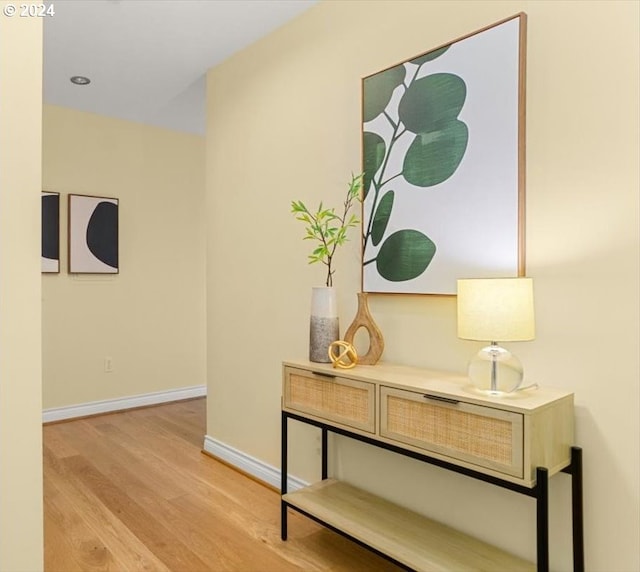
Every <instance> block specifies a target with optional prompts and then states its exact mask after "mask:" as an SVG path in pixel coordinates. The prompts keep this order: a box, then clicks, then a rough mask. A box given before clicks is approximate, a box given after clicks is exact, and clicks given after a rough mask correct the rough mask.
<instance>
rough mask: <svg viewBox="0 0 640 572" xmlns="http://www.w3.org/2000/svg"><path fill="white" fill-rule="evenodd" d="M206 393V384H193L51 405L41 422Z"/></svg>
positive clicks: (43, 413)
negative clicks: (138, 393)
mask: <svg viewBox="0 0 640 572" xmlns="http://www.w3.org/2000/svg"><path fill="white" fill-rule="evenodd" d="M205 395H207V386H206V385H193V386H190V387H181V388H179V389H169V390H166V391H154V392H151V393H143V394H140V395H131V396H127V397H117V398H115V399H103V400H100V401H89V402H87V403H79V404H77V405H67V406H64V407H52V408H50V409H44V410H43V411H42V422H43V423H51V422H52V421H62V420H65V419H74V418H76V417H87V416H89V415H98V414H100V413H110V412H112V411H122V410H125V409H132V408H134V407H144V406H147V405H158V404H160V403H167V402H169V401H183V400H185V399H193V398H195V397H203V396H205Z"/></svg>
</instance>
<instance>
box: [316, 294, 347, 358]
mask: <svg viewBox="0 0 640 572" xmlns="http://www.w3.org/2000/svg"><path fill="white" fill-rule="evenodd" d="M339 339H340V325H339V323H338V296H337V293H336V290H335V289H334V287H333V286H318V287H314V288H312V290H311V317H310V320H309V360H310V361H315V362H319V363H329V362H330V361H331V360H330V359H329V345H331V343H332V342H335V341H336V340H339Z"/></svg>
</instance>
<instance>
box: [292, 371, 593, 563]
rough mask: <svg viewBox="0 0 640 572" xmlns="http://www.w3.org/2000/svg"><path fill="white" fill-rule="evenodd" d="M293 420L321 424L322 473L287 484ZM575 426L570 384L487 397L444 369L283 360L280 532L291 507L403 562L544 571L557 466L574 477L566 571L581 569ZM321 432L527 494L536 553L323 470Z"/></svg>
mask: <svg viewBox="0 0 640 572" xmlns="http://www.w3.org/2000/svg"><path fill="white" fill-rule="evenodd" d="M289 419H295V420H297V421H300V422H302V423H307V424H309V425H313V426H316V427H319V428H320V429H321V433H322V468H321V472H322V475H321V476H322V479H321V480H320V481H319V482H317V483H315V484H312V485H311V486H308V487H304V488H302V489H300V490H297V491H294V492H290V493H289V492H288V491H287V479H288V469H287V460H288V453H287V449H288V447H287V444H288V420H289ZM573 424H574V417H573V394H572V393H570V392H566V391H558V390H553V389H549V388H540V389H532V390H524V391H520V392H517V393H515V394H511V395H508V396H504V397H493V396H488V395H485V394H483V393H480V392H477V391H475V390H474V389H473V388H471V387H470V386H469V381H468V379H467V378H466V377H464V376H461V375H456V374H452V373H447V372H439V371H432V370H425V369H419V368H412V367H406V366H399V365H390V364H378V365H375V366H357V367H355V368H353V369H348V370H338V369H334V368H333V367H332V366H331V365H329V364H319V363H314V362H309V361H286V362H283V397H282V465H281V467H282V487H281V492H282V497H281V537H282V540H286V539H287V509H288V508H291V509H294V510H296V511H298V512H300V513H302V514H304V515H306V516H307V517H309V518H311V519H313V520H315V521H317V522H319V523H321V524H323V525H324V526H326V527H328V528H330V529H332V530H334V531H336V532H338V533H340V534H342V535H343V536H346V537H348V538H350V539H352V540H354V541H355V542H357V543H358V544H360V545H362V546H365V547H366V548H368V549H370V550H372V551H374V552H376V553H377V554H379V555H381V556H383V557H385V558H386V559H388V560H391V561H392V562H395V563H396V564H398V565H399V566H401V567H403V568H405V569H409V570H420V571H422V570H424V571H429V572H433V571H445V570H451V571H455V570H485V571H491V572H497V571H499V570H502V571H504V572H517V571H520V570H528V571H531V570H537V571H538V572H547V571H548V570H549V508H548V503H549V498H548V479H549V477H551V476H553V475H554V474H556V473H558V472H561V471H562V472H565V473H568V474H569V475H571V478H572V522H573V563H574V571H575V572H583V570H584V546H583V518H582V451H581V449H580V448H578V447H574V446H572V445H573ZM329 432H331V433H336V434H339V435H343V436H346V437H349V438H352V439H356V440H358V441H362V442H364V443H368V444H369V445H373V446H375V447H380V448H383V449H387V450H390V451H394V452H395V453H398V454H400V455H405V456H408V457H412V458H414V459H419V460H421V461H424V462H426V463H430V464H432V465H436V466H438V467H441V468H443V469H446V470H449V471H454V472H456V473H461V474H463V475H466V476H468V477H471V478H474V479H479V480H482V481H485V482H488V483H491V484H493V485H496V486H499V487H502V488H505V489H508V490H511V491H514V492H516V493H520V494H524V495H527V496H529V497H532V498H534V499H535V501H536V509H537V511H536V519H537V528H536V530H537V539H536V540H537V561H536V563H532V562H528V561H525V560H523V559H521V558H519V557H516V556H514V555H512V554H509V553H508V552H505V551H504V550H501V549H499V548H497V547H495V546H492V545H490V544H487V543H485V542H482V541H480V540H478V539H476V538H473V537H471V536H469V535H467V534H464V533H462V532H459V531H457V530H455V529H453V528H451V527H449V526H446V525H443V524H441V523H438V522H435V521H433V520H431V519H428V518H426V517H424V516H422V515H419V514H417V513H415V512H412V511H409V510H407V509H404V508H401V507H399V506H397V505H395V504H393V503H391V502H389V501H387V500H384V499H382V498H379V497H377V496H375V495H372V494H370V493H368V492H366V491H363V490H360V489H358V488H356V487H353V486H351V485H349V484H347V483H345V482H341V481H339V480H336V479H333V478H328V462H327V457H328V455H327V450H328V433H329Z"/></svg>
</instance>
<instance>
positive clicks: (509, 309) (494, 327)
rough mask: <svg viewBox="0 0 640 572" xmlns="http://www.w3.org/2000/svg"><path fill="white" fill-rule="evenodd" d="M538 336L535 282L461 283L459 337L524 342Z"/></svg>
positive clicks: (478, 280)
mask: <svg viewBox="0 0 640 572" xmlns="http://www.w3.org/2000/svg"><path fill="white" fill-rule="evenodd" d="M535 335H536V328H535V319H534V310H533V280H532V279H531V278H470V279H461V280H458V337H459V338H462V339H465V340H479V341H485V342H489V341H490V342H523V341H527V340H533V339H534V338H535Z"/></svg>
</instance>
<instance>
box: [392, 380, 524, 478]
mask: <svg viewBox="0 0 640 572" xmlns="http://www.w3.org/2000/svg"><path fill="white" fill-rule="evenodd" d="M380 405H381V407H380V435H381V436H383V437H386V438H388V439H393V440H395V441H399V442H401V443H406V444H408V445H413V446H414V447H419V448H421V449H425V450H427V451H431V452H434V453H439V454H441V455H445V456H447V457H452V458H453V459H458V460H461V461H465V462H467V463H472V464H474V465H478V466H479V467H486V468H490V469H493V470H496V471H499V472H502V473H505V474H508V475H513V476H515V477H522V476H523V417H522V415H521V414H520V413H513V412H510V411H503V410H500V409H495V408H492V407H484V406H481V405H475V404H471V403H465V402H463V401H457V400H446V401H441V400H438V399H437V396H431V398H430V397H429V396H428V395H425V394H423V393H417V392H413V391H406V390H402V389H395V388H391V387H386V386H380Z"/></svg>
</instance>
